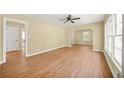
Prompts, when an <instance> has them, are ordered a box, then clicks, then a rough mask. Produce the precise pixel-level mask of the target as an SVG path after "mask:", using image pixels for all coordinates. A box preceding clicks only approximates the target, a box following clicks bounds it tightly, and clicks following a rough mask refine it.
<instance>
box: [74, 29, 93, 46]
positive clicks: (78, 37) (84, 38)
mask: <svg viewBox="0 0 124 93" xmlns="http://www.w3.org/2000/svg"><path fill="white" fill-rule="evenodd" d="M73 44H81V45H91V46H92V45H93V32H92V31H91V30H88V29H86V30H77V31H74V38H73Z"/></svg>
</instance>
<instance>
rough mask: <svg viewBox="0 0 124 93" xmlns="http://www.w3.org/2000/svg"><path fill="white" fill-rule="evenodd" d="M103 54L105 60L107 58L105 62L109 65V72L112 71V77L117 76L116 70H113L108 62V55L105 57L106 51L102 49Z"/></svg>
mask: <svg viewBox="0 0 124 93" xmlns="http://www.w3.org/2000/svg"><path fill="white" fill-rule="evenodd" d="M103 54H104V56H105V58H106V60H107V63H108V65H109V68H110V70H111V72H112V75H113V77H114V78H117V72H114V69H113V68H112V66H111V64H110V61H109V59H108V57H107V55H106V52H105V51H103Z"/></svg>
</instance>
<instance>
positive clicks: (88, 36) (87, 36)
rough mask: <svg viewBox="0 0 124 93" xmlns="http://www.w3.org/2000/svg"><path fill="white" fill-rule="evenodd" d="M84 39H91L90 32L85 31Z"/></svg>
mask: <svg viewBox="0 0 124 93" xmlns="http://www.w3.org/2000/svg"><path fill="white" fill-rule="evenodd" d="M83 41H90V32H89V31H88V32H83Z"/></svg>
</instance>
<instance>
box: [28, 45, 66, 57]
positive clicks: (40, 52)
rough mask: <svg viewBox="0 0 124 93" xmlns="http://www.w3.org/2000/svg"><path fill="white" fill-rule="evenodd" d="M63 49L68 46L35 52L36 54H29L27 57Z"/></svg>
mask: <svg viewBox="0 0 124 93" xmlns="http://www.w3.org/2000/svg"><path fill="white" fill-rule="evenodd" d="M63 47H66V45H63V46H59V47H55V48H51V49H47V50H43V51H39V52H35V53H32V54H28V55H27V57H31V56H35V55H38V54H42V53H45V52H49V51H52V50H56V49H59V48H63Z"/></svg>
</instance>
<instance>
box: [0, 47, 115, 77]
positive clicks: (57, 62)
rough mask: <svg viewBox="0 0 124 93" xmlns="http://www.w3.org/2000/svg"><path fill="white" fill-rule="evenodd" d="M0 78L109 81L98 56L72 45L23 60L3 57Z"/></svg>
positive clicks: (10, 55) (20, 56)
mask: <svg viewBox="0 0 124 93" xmlns="http://www.w3.org/2000/svg"><path fill="white" fill-rule="evenodd" d="M0 77H1V78H112V77H113V76H112V73H111V71H110V69H109V67H108V64H107V62H106V59H105V57H104V55H103V53H102V52H94V51H92V47H91V46H83V45H73V47H71V48H68V47H64V48H60V49H56V50H53V51H50V52H46V53H42V54H39V55H36V56H32V57H29V58H25V57H24V55H23V54H22V53H21V52H19V51H18V52H11V53H7V62H6V63H4V64H2V65H1V66H0Z"/></svg>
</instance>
